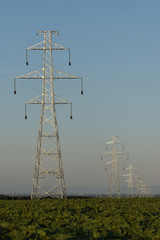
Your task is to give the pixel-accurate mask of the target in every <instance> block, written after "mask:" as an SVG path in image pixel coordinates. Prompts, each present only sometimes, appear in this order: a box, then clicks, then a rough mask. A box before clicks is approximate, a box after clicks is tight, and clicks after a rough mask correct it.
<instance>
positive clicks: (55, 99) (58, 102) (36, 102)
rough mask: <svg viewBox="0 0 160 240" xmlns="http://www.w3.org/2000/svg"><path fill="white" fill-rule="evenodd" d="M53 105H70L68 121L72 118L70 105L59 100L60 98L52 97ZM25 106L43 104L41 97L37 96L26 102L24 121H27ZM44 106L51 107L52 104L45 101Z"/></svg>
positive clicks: (61, 99)
mask: <svg viewBox="0 0 160 240" xmlns="http://www.w3.org/2000/svg"><path fill="white" fill-rule="evenodd" d="M54 103H55V104H70V119H72V118H73V116H72V103H71V102H69V101H67V100H65V99H63V98H61V97H58V96H56V95H55V96H54ZM27 104H43V101H42V95H40V96H37V97H35V98H33V99H31V100H29V101H27V102H26V103H25V119H27ZM44 104H47V105H51V104H52V103H51V102H50V101H48V102H47V101H45V103H44Z"/></svg>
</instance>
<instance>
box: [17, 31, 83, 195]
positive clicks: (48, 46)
mask: <svg viewBox="0 0 160 240" xmlns="http://www.w3.org/2000/svg"><path fill="white" fill-rule="evenodd" d="M38 33H39V34H40V35H42V36H43V38H44V40H43V41H42V42H40V43H38V44H35V45H33V46H31V47H28V48H27V49H26V65H28V50H43V68H42V69H40V70H36V71H34V72H30V73H27V74H24V75H21V76H17V77H15V79H14V94H16V79H42V94H41V95H40V96H38V97H35V98H33V99H32V100H30V101H28V102H26V103H25V119H27V109H26V105H27V104H41V115H40V125H39V131H38V140H37V148H36V156H35V164H34V174H33V183H32V192H31V198H36V199H40V198H45V197H51V198H59V197H60V198H64V196H65V194H66V188H65V180H64V171H63V164H62V154H61V148H60V140H59V132H58V125H57V117H56V108H55V105H56V104H70V106H71V115H70V118H71V119H72V104H71V102H68V101H66V100H64V99H63V98H60V97H58V96H56V95H55V91H54V80H55V79H81V94H83V79H82V78H81V77H78V76H75V75H71V74H68V73H64V72H61V71H58V70H55V69H54V68H53V50H68V51H69V65H71V61H70V49H69V48H67V47H64V46H61V45H59V44H57V43H55V42H53V41H52V39H53V36H55V35H56V34H58V35H59V32H58V31H38V32H37V35H38Z"/></svg>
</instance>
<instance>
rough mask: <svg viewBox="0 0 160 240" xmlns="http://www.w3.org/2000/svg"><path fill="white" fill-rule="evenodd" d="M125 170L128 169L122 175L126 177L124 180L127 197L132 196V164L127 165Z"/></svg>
mask: <svg viewBox="0 0 160 240" xmlns="http://www.w3.org/2000/svg"><path fill="white" fill-rule="evenodd" d="M125 170H127V171H128V174H125V175H123V176H125V177H128V179H127V180H126V182H127V183H128V197H133V176H134V174H133V166H132V164H129V165H128V168H125Z"/></svg>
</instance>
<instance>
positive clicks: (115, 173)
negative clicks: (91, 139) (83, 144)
mask: <svg viewBox="0 0 160 240" xmlns="http://www.w3.org/2000/svg"><path fill="white" fill-rule="evenodd" d="M106 144H107V146H106V149H108V145H113V150H110V151H108V152H105V153H103V154H102V156H103V155H112V160H111V161H110V162H106V164H111V174H110V180H109V196H110V197H114V196H115V197H120V181H119V170H118V155H127V154H126V153H125V152H121V151H119V150H118V148H117V145H118V144H122V143H121V142H120V141H119V140H118V137H116V136H114V137H112V141H110V142H107V143H106ZM122 145H123V144H122Z"/></svg>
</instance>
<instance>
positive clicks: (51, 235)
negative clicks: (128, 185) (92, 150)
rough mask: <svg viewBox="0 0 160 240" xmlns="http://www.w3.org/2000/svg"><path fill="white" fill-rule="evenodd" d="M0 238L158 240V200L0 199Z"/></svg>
mask: <svg viewBox="0 0 160 240" xmlns="http://www.w3.org/2000/svg"><path fill="white" fill-rule="evenodd" d="M0 239H5V240H6V239H16V240H20V239H25V240H26V239H56V240H59V239H84V240H85V239H134V240H138V239H144V240H147V239H151V240H154V239H160V199H159V198H128V199H127V198H121V199H114V198H113V199H111V198H89V199H64V200H62V199H56V200H51V199H45V200H39V201H37V200H0Z"/></svg>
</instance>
